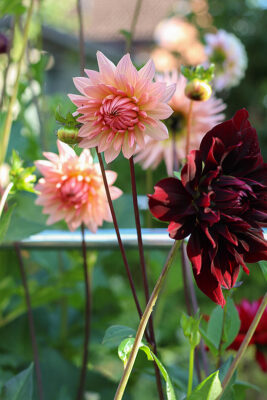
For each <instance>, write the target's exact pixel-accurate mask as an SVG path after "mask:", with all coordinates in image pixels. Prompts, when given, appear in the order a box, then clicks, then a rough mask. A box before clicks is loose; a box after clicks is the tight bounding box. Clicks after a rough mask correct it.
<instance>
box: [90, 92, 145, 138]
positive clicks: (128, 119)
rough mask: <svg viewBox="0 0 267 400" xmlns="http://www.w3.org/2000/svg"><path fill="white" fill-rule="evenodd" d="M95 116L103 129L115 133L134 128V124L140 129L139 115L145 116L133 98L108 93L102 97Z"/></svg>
mask: <svg viewBox="0 0 267 400" xmlns="http://www.w3.org/2000/svg"><path fill="white" fill-rule="evenodd" d="M96 116H97V117H98V118H97V122H98V123H99V122H100V123H101V122H102V126H103V128H104V129H105V128H106V129H111V130H112V131H113V132H115V133H116V132H125V131H128V130H129V131H131V130H134V127H135V125H138V126H139V128H141V129H142V126H143V124H142V123H141V122H140V117H146V113H145V112H144V111H141V110H140V109H139V107H138V106H137V104H136V99H135V98H129V97H126V96H115V95H109V96H107V97H105V98H104V99H103V101H102V105H101V107H100V110H99V111H98V112H97V113H96Z"/></svg>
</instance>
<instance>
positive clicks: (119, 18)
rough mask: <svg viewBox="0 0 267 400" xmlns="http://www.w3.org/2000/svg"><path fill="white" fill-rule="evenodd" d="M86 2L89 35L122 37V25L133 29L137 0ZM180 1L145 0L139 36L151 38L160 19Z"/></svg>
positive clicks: (90, 38) (139, 20) (97, 0)
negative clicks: (132, 23)
mask: <svg viewBox="0 0 267 400" xmlns="http://www.w3.org/2000/svg"><path fill="white" fill-rule="evenodd" d="M82 5H83V15H84V21H86V23H85V24H84V25H85V32H86V37H87V39H89V40H97V41H101V40H104V41H105V40H107V38H108V39H109V40H118V39H121V34H120V33H119V31H120V30H121V29H125V30H129V29H130V26H131V22H132V18H133V14H134V9H135V5H136V0H91V1H90V0H82ZM176 5H177V0H143V2H142V5H141V10H140V14H139V18H138V22H137V26H136V32H135V39H137V40H147V39H151V38H152V36H153V31H154V29H155V26H156V25H157V23H158V22H159V21H160V20H162V19H163V18H165V17H166V16H167V15H168V14H170V12H171V11H173V10H174V7H175V6H176Z"/></svg>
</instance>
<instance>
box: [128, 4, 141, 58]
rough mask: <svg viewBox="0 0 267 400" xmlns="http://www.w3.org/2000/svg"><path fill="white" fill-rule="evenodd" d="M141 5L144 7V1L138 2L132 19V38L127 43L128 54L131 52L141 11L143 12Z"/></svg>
mask: <svg viewBox="0 0 267 400" xmlns="http://www.w3.org/2000/svg"><path fill="white" fill-rule="evenodd" d="M141 5H142V0H136V4H135V9H134V15H133V19H132V23H131V27H130V38H129V40H128V41H127V42H126V53H130V51H131V47H132V43H133V38H134V34H135V28H136V24H137V21H138V17H139V14H140V10H141Z"/></svg>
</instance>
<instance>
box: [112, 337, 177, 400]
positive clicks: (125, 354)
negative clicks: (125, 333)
mask: <svg viewBox="0 0 267 400" xmlns="http://www.w3.org/2000/svg"><path fill="white" fill-rule="evenodd" d="M134 341H135V338H129V339H125V340H123V341H122V342H121V344H120V345H119V348H118V355H119V357H120V359H121V360H122V361H123V363H124V365H125V364H126V363H127V361H128V358H129V356H130V353H131V351H132V348H133V345H134ZM139 350H142V351H143V352H144V353H145V354H146V356H147V359H148V360H149V361H153V360H154V361H155V362H156V364H157V366H158V368H159V370H160V372H161V373H162V376H163V378H164V380H165V382H166V394H167V399H168V400H176V396H175V392H174V388H173V385H172V382H171V379H170V377H169V375H168V372H167V371H166V369H165V367H164V365H163V364H162V363H161V361H160V360H159V359H158V357H157V356H156V355H155V354H154V353H153V352H152V350H151V349H150V348H149V347H148V346H147V345H146V344H144V343H142V342H141V343H140V346H139Z"/></svg>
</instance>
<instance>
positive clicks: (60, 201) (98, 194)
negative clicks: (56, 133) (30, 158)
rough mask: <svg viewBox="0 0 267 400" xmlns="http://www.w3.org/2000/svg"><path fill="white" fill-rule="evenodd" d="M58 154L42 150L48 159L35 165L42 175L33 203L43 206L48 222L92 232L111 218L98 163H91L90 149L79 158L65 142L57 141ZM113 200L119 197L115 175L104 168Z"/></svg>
mask: <svg viewBox="0 0 267 400" xmlns="http://www.w3.org/2000/svg"><path fill="white" fill-rule="evenodd" d="M57 146H58V151H59V155H57V154H54V153H44V155H45V157H46V158H47V159H48V160H49V161H46V160H38V161H36V162H35V165H36V167H37V168H38V169H39V171H40V172H41V173H42V175H43V177H42V178H41V179H39V182H38V183H37V185H36V190H38V192H39V194H38V198H37V200H36V204H38V205H41V206H43V213H44V214H48V215H49V218H48V220H47V224H48V225H51V224H54V223H56V222H58V221H60V220H62V219H63V220H65V221H66V223H67V225H68V227H69V229H70V230H71V231H73V230H75V229H77V228H78V227H79V226H80V225H81V224H82V223H83V224H85V225H86V226H87V227H88V228H89V229H90V230H91V231H92V232H96V230H97V228H98V226H101V225H102V224H103V222H104V221H111V215H110V210H109V205H108V201H107V198H106V192H105V188H104V183H103V180H102V175H101V171H100V166H99V165H98V164H94V163H93V158H92V156H91V154H90V151H89V150H83V152H82V153H81V155H80V156H79V157H78V156H77V155H76V153H75V151H74V150H73V149H72V148H71V147H70V146H68V145H67V144H65V143H62V142H60V141H59V140H58V141H57ZM106 174H107V181H108V185H109V189H110V194H111V198H112V200H115V199H117V198H118V197H120V196H121V194H122V192H121V190H120V189H119V188H117V187H115V186H113V183H114V182H115V180H116V178H117V174H116V173H115V172H113V171H106Z"/></svg>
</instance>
